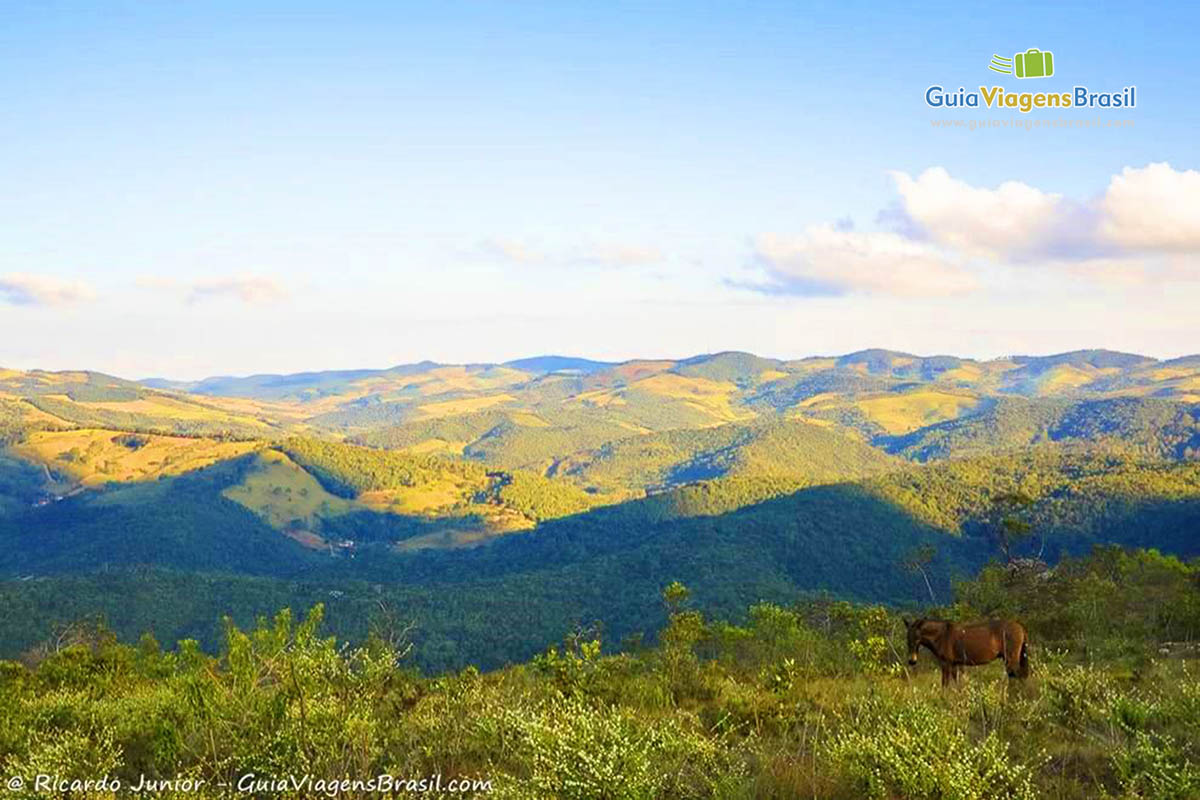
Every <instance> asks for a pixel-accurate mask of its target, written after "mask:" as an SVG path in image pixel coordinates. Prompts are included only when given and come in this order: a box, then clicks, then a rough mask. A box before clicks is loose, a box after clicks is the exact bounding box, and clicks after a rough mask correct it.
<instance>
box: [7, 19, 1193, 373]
mask: <svg viewBox="0 0 1200 800" xmlns="http://www.w3.org/2000/svg"><path fill="white" fill-rule="evenodd" d="M1049 6H1050V4H1046V3H1036V4H1029V5H1024V4H1014V3H1005V4H991V5H987V6H982V7H979V8H966V7H964V6H963V5H962V4H955V5H953V6H951V5H946V6H944V7H942V8H940V9H939V8H935V7H933V6H930V7H928V8H926V9H924V10H922V11H920V12H913V11H906V10H901V9H896V8H892V7H890V6H883V5H882V4H881V5H876V4H870V3H836V4H834V3H830V4H820V5H807V6H806V5H804V4H799V3H787V4H784V3H756V4H746V3H728V4H698V3H688V4H682V3H653V4H650V3H639V4H632V3H630V4H625V3H611V4H607V3H606V4H597V3H554V4H551V3H545V4H540V3H511V4H510V3H455V2H446V3H429V4H407V3H364V2H342V3H336V4H334V3H323V4H316V3H308V4H306V3H297V2H289V3H286V4H283V3H279V4H275V3H255V2H241V3H204V4H187V5H185V4H153V3H94V4H88V3H61V4H54V5H47V4H44V3H28V4H22V3H20V2H17V3H10V4H6V7H5V17H6V18H5V21H4V24H3V25H2V26H0V92H2V96H3V97H4V98H5V102H4V103H3V104H0V130H2V131H3V140H4V147H3V148H0V181H2V182H3V185H4V186H5V187H6V189H7V191H5V192H3V193H2V194H0V365H3V366H9V367H20V368H30V367H42V368H51V369H62V368H73V367H87V368H93V369H100V370H104V371H109V372H114V373H117V374H121V375H126V376H130V377H141V376H147V375H166V376H170V377H197V376H201V375H207V374H217V373H220V374H227V373H247V372H263V371H292V370H301V369H319V368H336V367H358V366H387V365H391V364H395V363H401V362H407V361H415V360H420V359H423V358H432V359H435V360H442V361H485V360H504V359H509V358H515V357H519V356H524V355H531V354H535V353H546V352H555V353H570V354H576V355H585V356H592V357H601V358H627V357H634V356H682V355H688V354H693V353H697V352H705V351H714V350H724V349H746V350H752V351H754V352H758V353H761V354H764V355H774V356H786V357H792V356H803V355H809V354H814V353H833V352H846V351H849V350H854V349H858V348H862V347H868V346H882V347H891V348H895V349H904V350H913V351H918V352H922V353H932V352H953V353H958V354H963V355H976V356H995V355H1001V354H1006V353H1012V352H1030V353H1040V352H1052V351H1058V350H1065V349H1073V348H1079V347H1093V346H1094V347H1112V348H1117V349H1127V350H1137V351H1141V352H1147V353H1150V354H1153V355H1159V356H1171V355H1178V354H1182V353H1185V352H1193V351H1196V350H1200V346H1198V344H1200V339H1198V337H1197V335H1196V334H1197V333H1198V330H1197V328H1198V327H1200V326H1198V324H1197V323H1196V321H1195V319H1194V317H1195V316H1196V315H1195V313H1194V311H1193V309H1194V307H1195V305H1196V302H1197V300H1200V269H1198V268H1197V260H1198V253H1200V174H1197V173H1196V172H1194V171H1195V170H1197V169H1200V163H1197V162H1198V161H1200V158H1198V157H1197V150H1196V145H1195V140H1196V137H1195V130H1196V126H1197V123H1198V122H1200V112H1198V111H1197V108H1198V107H1200V104H1198V102H1197V101H1198V100H1200V96H1198V95H1200V82H1197V81H1196V80H1195V78H1194V76H1195V74H1196V71H1197V69H1196V68H1197V66H1198V64H1197V61H1198V58H1197V55H1196V52H1195V46H1194V31H1195V30H1196V27H1197V23H1198V22H1200V20H1198V19H1197V17H1198V16H1200V12H1198V11H1197V10H1196V9H1194V8H1184V7H1180V6H1177V5H1174V4H1162V5H1159V6H1157V7H1155V6H1138V7H1135V6H1134V5H1133V4H1113V5H1111V6H1109V7H1108V8H1105V9H1102V10H1097V9H1096V7H1095V6H1094V4H1088V5H1086V6H1085V5H1083V4H1072V5H1061V4H1055V5H1054V7H1053V8H1051V7H1049ZM1029 47H1038V48H1042V49H1045V50H1051V51H1053V53H1054V56H1055V63H1056V75H1055V76H1054V77H1053V78H1048V79H1045V80H1041V81H1037V80H1025V81H1022V80H1017V79H1015V78H1012V77H1008V76H999V75H996V74H994V73H991V72H988V71H987V69H986V66H987V63H988V60H989V58H990V57H991V55H992V54H993V53H998V54H1001V55H1011V54H1013V53H1015V52H1019V51H1023V50H1025V49H1027V48H1029ZM931 84H940V85H943V86H946V87H947V88H949V89H956V88H957V87H958V86H965V87H967V88H968V89H974V88H976V87H978V86H980V85H987V86H991V85H1001V86H1003V87H1005V89H1006V90H1010V91H1069V90H1070V88H1071V87H1072V86H1074V85H1086V86H1089V87H1090V88H1092V89H1094V90H1103V91H1112V90H1116V89H1120V88H1123V87H1125V86H1128V85H1136V86H1137V87H1138V107H1137V108H1136V109H1131V110H1119V111H1112V110H1103V111H1102V112H1086V111H1083V110H1078V109H1074V110H1071V112H1070V113H1067V112H1059V111H1041V112H1034V113H1032V114H1030V115H1021V114H1019V113H1018V112H1013V111H1003V110H991V111H984V112H979V111H974V112H960V111H937V110H934V109H930V108H929V107H927V106H926V105H925V102H924V93H925V89H926V87H928V86H929V85H931ZM1055 117H1069V118H1071V119H1082V118H1097V117H1098V118H1101V119H1103V120H1109V119H1117V120H1126V121H1131V122H1132V123H1133V125H1132V126H1125V127H1121V128H1094V127H1093V128H1081V129H1061V128H1060V129H1038V130H1013V129H1011V128H1008V129H988V130H974V131H971V130H968V129H965V128H934V127H933V126H932V125H931V120H941V119H946V120H953V119H956V118H957V119H963V120H968V119H985V118H986V119H988V120H996V121H1001V120H1010V121H1011V120H1016V119H1022V120H1027V119H1035V118H1040V119H1046V120H1048V119H1052V118H1055ZM1150 165H1158V166H1155V167H1151V166H1150ZM1166 165H1169V166H1166ZM1122 176H1123V177H1122Z"/></svg>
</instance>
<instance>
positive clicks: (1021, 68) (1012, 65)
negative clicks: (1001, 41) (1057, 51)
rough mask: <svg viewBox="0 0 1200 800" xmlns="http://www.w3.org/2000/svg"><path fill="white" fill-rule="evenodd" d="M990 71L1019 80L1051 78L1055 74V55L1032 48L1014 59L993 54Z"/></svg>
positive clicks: (1018, 54) (989, 66)
mask: <svg viewBox="0 0 1200 800" xmlns="http://www.w3.org/2000/svg"><path fill="white" fill-rule="evenodd" d="M988 69H990V70H991V71H992V72H999V73H1002V74H1004V75H1016V76H1017V77H1018V78H1049V77H1050V76H1051V75H1053V74H1054V53H1051V52H1050V51H1049V50H1038V49H1037V48H1036V47H1031V48H1029V49H1028V50H1026V51H1025V52H1024V53H1017V54H1016V55H1015V56H1013V57H1012V58H1006V57H1005V56H998V55H995V54H992V61H991V63H990V64H988Z"/></svg>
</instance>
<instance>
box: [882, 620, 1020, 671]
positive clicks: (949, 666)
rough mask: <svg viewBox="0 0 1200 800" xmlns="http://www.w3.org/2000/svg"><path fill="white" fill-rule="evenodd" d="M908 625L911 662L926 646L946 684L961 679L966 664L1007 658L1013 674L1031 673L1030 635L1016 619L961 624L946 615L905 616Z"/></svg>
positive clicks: (977, 663) (1005, 662)
mask: <svg viewBox="0 0 1200 800" xmlns="http://www.w3.org/2000/svg"><path fill="white" fill-rule="evenodd" d="M904 625H905V627H907V628H908V663H909V664H910V665H913V664H916V663H917V652H918V651H919V650H920V649H921V648H922V647H925V648H927V649H928V650H929V652H931V653H933V655H934V658H936V659H937V660H938V663H939V664H940V665H941V667H942V686H946V685H948V684H949V683H950V681H952V680H953V681H957V680H958V672H959V669H961V668H962V667H974V666H977V665H979V664H987V663H988V662H990V661H995V660H996V659H997V658H1003V659H1004V666H1005V667H1006V668H1007V669H1008V677H1010V678H1028V677H1029V637H1028V636H1027V635H1026V633H1025V626H1024V625H1022V624H1021V623H1019V622H1016V621H1014V620H1001V619H993V620H988V621H987V622H976V623H973V624H971V625H959V624H958V623H956V622H947V621H946V620H942V619H918V620H915V621H913V622H909V621H908V620H904Z"/></svg>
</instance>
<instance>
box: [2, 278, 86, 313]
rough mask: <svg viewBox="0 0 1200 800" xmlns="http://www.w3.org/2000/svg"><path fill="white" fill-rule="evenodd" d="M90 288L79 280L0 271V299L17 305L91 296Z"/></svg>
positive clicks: (59, 303)
mask: <svg viewBox="0 0 1200 800" xmlns="http://www.w3.org/2000/svg"><path fill="white" fill-rule="evenodd" d="M95 296H96V293H95V292H94V291H92V288H91V287H90V286H88V285H87V284H86V283H83V282H81V281H68V280H62V279H61V278H55V277H52V276H49V275H30V274H28V273H20V272H14V273H10V274H8V275H0V302H4V303H9V304H11V305H18V306H64V305H70V304H72V303H79V302H83V301H86V300H91V299H93V298H94V297H95Z"/></svg>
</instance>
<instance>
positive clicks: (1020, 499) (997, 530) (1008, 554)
mask: <svg viewBox="0 0 1200 800" xmlns="http://www.w3.org/2000/svg"><path fill="white" fill-rule="evenodd" d="M1032 508H1033V498H1032V497H1030V496H1029V495H1027V494H1025V493H1024V492H1020V491H1017V492H1005V493H1003V494H998V495H996V496H995V497H993V498H992V508H991V514H990V515H989V516H988V519H987V529H988V536H989V537H990V538H991V540H992V543H993V544H994V545H995V546H996V547H997V548H998V549H999V550H1000V552H1001V554H1003V555H1004V561H1005V563H1012V560H1013V550H1014V549H1015V548H1016V546H1017V545H1018V544H1019V543H1020V542H1022V541H1024V540H1025V539H1027V538H1029V536H1030V534H1032V533H1033V525H1032V524H1030V522H1029V519H1028V517H1029V511H1030V510H1031V509H1032Z"/></svg>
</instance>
